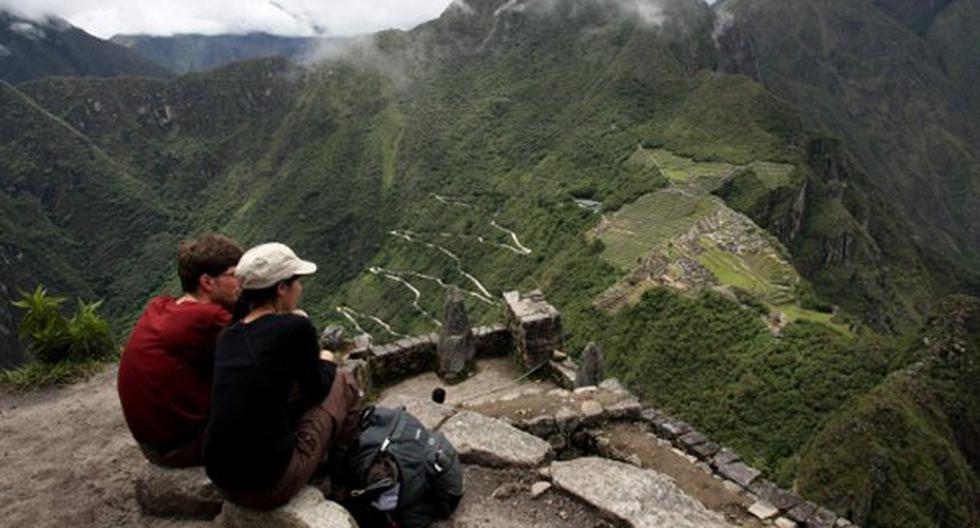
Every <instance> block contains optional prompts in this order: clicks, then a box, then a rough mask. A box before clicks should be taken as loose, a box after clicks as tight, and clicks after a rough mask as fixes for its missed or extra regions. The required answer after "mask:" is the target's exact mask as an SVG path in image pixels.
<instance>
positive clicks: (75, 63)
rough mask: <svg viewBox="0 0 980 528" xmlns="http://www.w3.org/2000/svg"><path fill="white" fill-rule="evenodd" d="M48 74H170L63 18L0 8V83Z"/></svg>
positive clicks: (30, 78) (16, 81)
mask: <svg viewBox="0 0 980 528" xmlns="http://www.w3.org/2000/svg"><path fill="white" fill-rule="evenodd" d="M50 75H72V76H86V75H89V76H98V77H111V76H119V75H142V76H151V77H166V76H169V75H171V74H170V72H169V71H167V70H166V69H164V68H163V67H161V66H158V65H156V64H154V63H153V62H151V61H149V60H148V59H146V58H144V57H142V56H141V55H139V54H136V53H134V52H132V51H130V50H128V49H126V48H124V47H122V46H117V45H116V44H112V43H110V42H107V41H105V40H102V39H99V38H97V37H94V36H92V35H90V34H88V33H86V32H85V31H83V30H81V29H79V28H77V27H75V26H72V25H71V24H69V23H68V22H67V21H65V20H63V19H60V18H57V17H49V18H45V19H43V20H29V19H26V18H21V17H18V16H16V15H14V14H12V13H10V12H7V11H3V10H0V80H4V81H7V82H9V83H12V84H17V83H19V82H23V81H29V80H34V79H39V78H42V77H46V76H50Z"/></svg>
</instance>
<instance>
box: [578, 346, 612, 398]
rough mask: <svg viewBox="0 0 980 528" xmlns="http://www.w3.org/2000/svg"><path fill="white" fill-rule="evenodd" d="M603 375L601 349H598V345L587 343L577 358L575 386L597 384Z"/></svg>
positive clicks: (600, 381)
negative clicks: (580, 355)
mask: <svg viewBox="0 0 980 528" xmlns="http://www.w3.org/2000/svg"><path fill="white" fill-rule="evenodd" d="M604 376H605V373H604V369H603V366H602V350H600V349H599V345H596V344H595V343H589V344H588V345H586V346H585V350H583V351H582V357H581V358H580V359H579V367H578V371H577V372H576V373H575V386H576V387H588V386H589V385H599V384H600V383H602V378H603V377H604Z"/></svg>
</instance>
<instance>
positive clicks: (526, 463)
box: [440, 411, 552, 467]
mask: <svg viewBox="0 0 980 528" xmlns="http://www.w3.org/2000/svg"><path fill="white" fill-rule="evenodd" d="M440 430H441V431H442V433H443V434H444V435H446V438H447V439H448V440H449V441H450V442H451V443H452V444H453V446H454V447H455V448H456V450H457V451H458V452H459V458H460V460H461V461H463V462H464V463H468V464H477V465H481V466H488V467H537V466H539V465H541V464H543V463H545V462H547V461H548V460H549V459H550V458H551V455H552V452H551V446H550V445H548V442H545V441H544V440H542V439H540V438H538V437H536V436H533V435H531V434H528V433H526V432H524V431H521V430H519V429H517V428H515V427H512V426H510V425H508V424H506V423H504V422H502V421H500V420H497V419H495V418H490V417H487V416H483V415H482V414H477V413H474V412H469V411H463V412H460V413H459V414H456V415H455V416H453V417H452V418H450V419H449V420H448V421H446V423H445V424H444V425H443V426H442V428H441V429H440Z"/></svg>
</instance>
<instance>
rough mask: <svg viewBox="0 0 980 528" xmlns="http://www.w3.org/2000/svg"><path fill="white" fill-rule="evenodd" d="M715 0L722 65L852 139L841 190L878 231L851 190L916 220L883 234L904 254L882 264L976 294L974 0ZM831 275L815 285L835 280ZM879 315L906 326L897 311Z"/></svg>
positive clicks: (978, 202)
mask: <svg viewBox="0 0 980 528" xmlns="http://www.w3.org/2000/svg"><path fill="white" fill-rule="evenodd" d="M718 10H719V22H720V23H719V29H718V31H717V32H716V38H717V39H718V42H719V46H720V49H721V63H720V65H721V69H722V70H723V71H730V72H737V73H742V74H746V75H750V76H752V77H753V78H754V79H756V80H757V81H758V82H760V83H761V84H762V85H763V86H765V87H766V89H767V90H769V91H771V92H772V93H774V94H775V95H777V96H779V97H781V98H783V99H785V100H786V101H788V102H790V103H791V104H793V106H794V107H796V108H798V109H799V111H800V112H801V114H802V115H803V117H804V119H805V121H806V124H807V126H808V127H809V128H812V129H817V130H823V131H826V133H828V134H831V135H833V136H834V137H837V138H839V139H840V140H841V141H842V142H843V143H844V145H846V150H847V156H848V158H849V159H850V167H851V169H850V170H849V171H848V173H849V174H847V175H838V179H839V180H840V189H839V191H838V192H839V193H840V194H841V195H842V197H843V199H844V202H845V208H847V209H848V210H849V212H850V213H851V215H852V216H854V217H855V218H856V219H857V220H858V221H859V223H862V224H866V231H868V232H869V233H870V234H871V235H872V238H878V239H880V238H881V237H880V236H879V235H878V234H877V233H876V232H881V231H882V230H883V227H882V226H880V225H875V224H879V223H880V222H881V220H882V219H881V217H880V215H879V214H877V213H875V214H874V216H871V215H869V214H868V213H869V212H870V211H866V212H864V213H862V212H861V211H860V210H857V209H856V208H855V207H853V206H848V205H846V202H855V201H857V202H859V204H858V205H859V207H865V205H864V204H863V202H867V201H868V200H867V199H856V200H854V199H850V196H849V195H852V194H864V195H866V196H868V197H874V198H877V199H880V200H885V201H887V202H888V204H889V205H890V206H891V207H892V208H893V209H894V210H895V211H896V212H897V213H898V214H899V215H900V216H901V217H902V219H903V220H904V222H905V223H906V224H907V226H908V227H909V228H911V230H912V231H911V233H908V234H904V233H899V235H900V236H899V237H897V239H895V238H892V240H890V241H889V243H888V244H878V250H879V251H880V252H881V253H882V254H883V256H884V257H885V259H886V260H890V259H896V260H898V264H899V265H898V266H895V265H892V264H886V265H888V266H889V267H890V268H893V269H894V268H896V267H898V268H899V269H902V270H903V273H904V270H905V269H907V268H908V267H909V266H910V265H911V264H913V263H914V262H915V261H916V260H918V261H920V262H923V263H925V265H926V266H928V267H932V268H934V269H938V268H950V272H949V273H941V274H940V276H942V277H943V281H946V280H949V278H951V277H964V276H965V277H969V278H968V279H965V282H963V283H961V284H959V285H957V287H958V288H961V289H963V290H965V291H971V292H974V293H976V291H977V280H976V270H978V269H980V260H978V258H980V256H978V254H977V248H978V247H980V227H978V226H980V192H978V189H980V172H978V171H980V169H978V166H980V135H978V134H980V128H978V125H977V123H980V119H978V118H980V113H978V112H977V110H978V107H977V106H976V89H975V85H974V84H971V83H970V81H972V80H973V79H974V78H975V74H976V68H977V64H978V61H977V58H976V46H974V45H972V44H975V43H976V37H975V36H974V34H975V32H974V31H972V30H970V29H967V28H968V27H969V28H972V27H975V26H973V25H972V24H971V22H976V21H977V20H978V19H977V16H976V12H977V8H976V2H973V1H970V0H959V1H952V2H950V1H934V2H912V1H900V0H890V1H876V2H871V1H867V0H864V1H856V2H843V1H840V2H838V1H806V0H799V1H791V2H782V1H774V0H772V1H770V0H726V1H725V2H723V3H721V4H719V6H718ZM971 16H972V17H973V18H972V20H971V18H970V17H971ZM952 20H956V22H952ZM950 65H955V66H952V67H951V66H950ZM857 173H860V174H859V175H858V174H857ZM840 176H844V178H841V177H840ZM884 229H887V228H884ZM909 235H911V236H909ZM902 239H905V240H904V241H903V240H902ZM879 241H880V240H879ZM907 241H910V242H912V244H911V245H910V244H909V243H908V242H907ZM889 253H890V254H889ZM955 269H959V270H960V271H953V270H955ZM825 275H826V274H825V273H822V272H818V273H816V274H815V276H814V280H815V281H816V282H817V283H818V285H825V286H826V287H828V288H831V289H833V288H834V286H833V285H832V284H830V283H833V282H838V284H840V282H839V281H838V279H837V278H834V277H825ZM883 275H884V276H883V277H881V281H882V282H888V281H892V280H894V279H895V278H894V277H888V276H887V275H888V273H887V272H886V273H884V274H883ZM953 280H956V279H953ZM917 282H918V281H917ZM903 289H904V287H903ZM841 294H845V292H841ZM920 312H921V307H920ZM882 322H883V323H884V324H885V326H887V327H890V328H892V329H893V330H899V329H900V328H901V327H906V326H905V321H902V320H901V319H896V318H895V316H892V315H887V314H886V317H885V318H884V320H883V321H882Z"/></svg>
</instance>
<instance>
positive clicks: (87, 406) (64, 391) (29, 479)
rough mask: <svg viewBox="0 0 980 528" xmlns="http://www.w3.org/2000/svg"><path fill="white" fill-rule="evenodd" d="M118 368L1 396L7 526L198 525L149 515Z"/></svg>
mask: <svg viewBox="0 0 980 528" xmlns="http://www.w3.org/2000/svg"><path fill="white" fill-rule="evenodd" d="M115 381H116V369H115V368H110V369H107V370H106V371H105V372H103V373H101V374H98V375H96V376H95V377H93V378H92V379H90V380H88V381H86V382H83V383H79V384H76V385H72V386H69V387H63V388H57V389H48V390H44V391H41V392H37V393H30V394H23V395H20V394H9V393H0V526H3V527H8V526H9V527H11V528H13V527H26V526H32V527H59V528H63V527H65V526H79V527H96V526H99V527H102V526H107V527H108V526H142V527H153V528H158V527H159V528H163V527H167V528H178V527H180V528H185V527H186V528H191V527H195V528H196V527H203V526H209V524H208V523H199V522H198V523H195V522H176V521H169V520H165V519H156V518H153V517H147V516H144V515H143V514H142V513H141V512H140V508H139V505H138V504H137V503H136V498H135V496H134V494H133V480H134V478H135V475H136V474H137V472H138V471H139V469H140V467H141V466H142V464H143V459H142V455H141V454H140V452H139V449H138V448H137V447H136V443H135V442H134V441H133V439H132V437H131V436H130V435H129V431H128V430H127V429H126V424H125V422H124V421H123V416H122V410H121V409H120V407H119V398H118V396H117V395H116V388H115Z"/></svg>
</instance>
